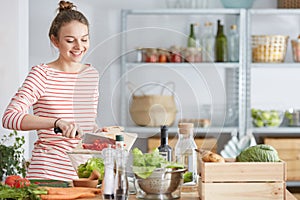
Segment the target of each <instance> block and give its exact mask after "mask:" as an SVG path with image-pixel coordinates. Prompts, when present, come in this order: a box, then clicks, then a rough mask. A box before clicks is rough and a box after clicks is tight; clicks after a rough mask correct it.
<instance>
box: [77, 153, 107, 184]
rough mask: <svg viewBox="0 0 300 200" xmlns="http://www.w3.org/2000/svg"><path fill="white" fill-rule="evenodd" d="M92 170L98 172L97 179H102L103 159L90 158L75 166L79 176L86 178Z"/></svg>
mask: <svg viewBox="0 0 300 200" xmlns="http://www.w3.org/2000/svg"><path fill="white" fill-rule="evenodd" d="M93 170H97V171H99V172H100V177H99V180H103V176H104V161H103V159H102V158H95V157H94V158H90V159H88V160H87V161H86V163H84V164H80V165H79V166H78V168H77V173H78V177H79V178H88V177H89V176H90V175H91V173H92V172H93Z"/></svg>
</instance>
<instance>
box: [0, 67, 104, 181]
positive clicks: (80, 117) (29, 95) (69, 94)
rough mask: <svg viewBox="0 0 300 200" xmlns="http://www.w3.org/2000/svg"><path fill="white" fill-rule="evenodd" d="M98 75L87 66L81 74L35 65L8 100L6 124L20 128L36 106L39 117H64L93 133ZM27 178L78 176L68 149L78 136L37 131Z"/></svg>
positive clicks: (92, 68) (72, 177) (72, 145)
mask: <svg viewBox="0 0 300 200" xmlns="http://www.w3.org/2000/svg"><path fill="white" fill-rule="evenodd" d="M98 84H99V74H98V71H97V70H96V69H95V68H94V67H92V66H88V67H87V68H86V69H84V70H83V71H81V72H79V73H66V72H62V71H59V70H56V69H53V68H50V67H49V66H47V65H38V66H34V67H33V68H32V69H31V70H30V72H29V74H28V76H27V77H26V79H25V81H24V83H23V85H22V87H21V88H20V89H19V90H18V92H17V93H16V94H15V96H14V97H13V98H12V100H11V102H10V103H9V105H8V107H7V109H6V111H5V113H4V115H3V118H2V124H3V127H5V128H8V129H14V130H21V129H22V127H21V122H22V119H23V117H24V116H25V115H26V114H27V113H28V110H29V108H30V107H31V106H32V107H33V113H34V115H36V116H41V117H51V118H63V119H64V120H67V121H72V122H75V123H77V124H79V126H80V127H81V129H82V130H83V132H92V131H93V130H94V129H95V127H96V126H97V125H96V117H97V106H98V98H99V91H98ZM37 134H38V140H37V141H36V142H35V145H34V149H33V151H32V158H31V162H30V166H29V168H28V172H27V178H36V179H39V178H42V179H45V178H46V179H48V178H49V179H57V180H71V179H74V178H76V177H77V175H76V172H75V170H74V168H73V166H72V165H71V162H70V159H69V157H68V155H67V153H66V152H67V151H71V150H72V149H73V148H75V147H76V146H77V144H78V142H79V140H78V139H76V138H75V139H74V138H73V139H72V138H66V137H62V136H61V135H60V134H55V133H54V132H53V129H44V130H38V131H37Z"/></svg>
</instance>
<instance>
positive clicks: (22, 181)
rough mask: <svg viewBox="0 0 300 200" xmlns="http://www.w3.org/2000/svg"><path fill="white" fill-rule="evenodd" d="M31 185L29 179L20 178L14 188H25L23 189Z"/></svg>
mask: <svg viewBox="0 0 300 200" xmlns="http://www.w3.org/2000/svg"><path fill="white" fill-rule="evenodd" d="M29 185H30V181H29V180H28V179H27V178H20V179H17V180H16V181H15V185H14V186H15V187H16V188H23V187H25V186H29Z"/></svg>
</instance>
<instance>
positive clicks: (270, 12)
mask: <svg viewBox="0 0 300 200" xmlns="http://www.w3.org/2000/svg"><path fill="white" fill-rule="evenodd" d="M249 14H252V15H300V9H249Z"/></svg>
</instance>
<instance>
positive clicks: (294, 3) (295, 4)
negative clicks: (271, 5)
mask: <svg viewBox="0 0 300 200" xmlns="http://www.w3.org/2000/svg"><path fill="white" fill-rule="evenodd" d="M277 6H278V8H300V1H299V0H278V2H277Z"/></svg>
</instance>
